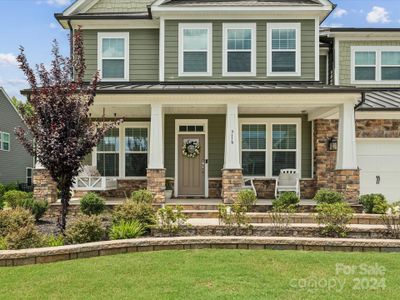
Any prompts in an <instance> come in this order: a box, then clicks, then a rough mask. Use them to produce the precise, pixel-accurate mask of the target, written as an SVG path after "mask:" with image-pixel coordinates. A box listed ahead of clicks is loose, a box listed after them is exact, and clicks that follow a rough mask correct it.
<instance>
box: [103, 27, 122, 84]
mask: <svg viewBox="0 0 400 300" xmlns="http://www.w3.org/2000/svg"><path fill="white" fill-rule="evenodd" d="M98 69H99V71H100V76H101V79H102V80H103V81H128V80H129V33H128V32H99V33H98Z"/></svg>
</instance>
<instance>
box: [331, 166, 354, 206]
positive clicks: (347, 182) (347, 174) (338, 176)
mask: <svg viewBox="0 0 400 300" xmlns="http://www.w3.org/2000/svg"><path fill="white" fill-rule="evenodd" d="M334 185H335V189H336V191H338V192H340V193H343V194H344V196H345V198H346V200H347V201H348V202H349V203H358V197H359V195H360V170H335V184H334Z"/></svg>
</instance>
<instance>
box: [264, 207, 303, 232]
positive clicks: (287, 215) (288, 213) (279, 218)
mask: <svg viewBox="0 0 400 300" xmlns="http://www.w3.org/2000/svg"><path fill="white" fill-rule="evenodd" d="M295 212H296V206H295V205H294V204H288V205H283V204H282V203H274V202H273V207H272V210H271V211H270V212H268V215H269V217H270V219H271V224H272V226H273V227H274V229H276V230H277V233H278V234H279V233H284V232H282V229H285V228H287V227H288V226H289V224H290V221H291V218H292V215H293V214H294V213H295Z"/></svg>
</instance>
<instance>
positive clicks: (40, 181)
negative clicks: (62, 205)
mask: <svg viewBox="0 0 400 300" xmlns="http://www.w3.org/2000/svg"><path fill="white" fill-rule="evenodd" d="M33 186H34V187H33V197H35V198H36V199H43V200H47V201H48V202H49V203H53V202H56V201H57V184H56V183H55V182H54V181H53V179H52V178H51V176H50V174H49V172H48V171H47V170H46V169H34V170H33Z"/></svg>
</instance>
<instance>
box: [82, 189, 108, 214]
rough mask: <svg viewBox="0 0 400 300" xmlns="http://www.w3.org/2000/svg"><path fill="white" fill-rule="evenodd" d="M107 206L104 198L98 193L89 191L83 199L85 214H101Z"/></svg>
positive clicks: (83, 211)
mask: <svg viewBox="0 0 400 300" xmlns="http://www.w3.org/2000/svg"><path fill="white" fill-rule="evenodd" d="M105 208H106V202H105V200H104V198H102V197H100V196H99V195H97V194H96V193H88V194H86V195H85V196H83V197H82V199H81V212H82V213H84V214H85V215H88V216H90V215H99V214H101V213H102V212H103V211H104V209H105Z"/></svg>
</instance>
